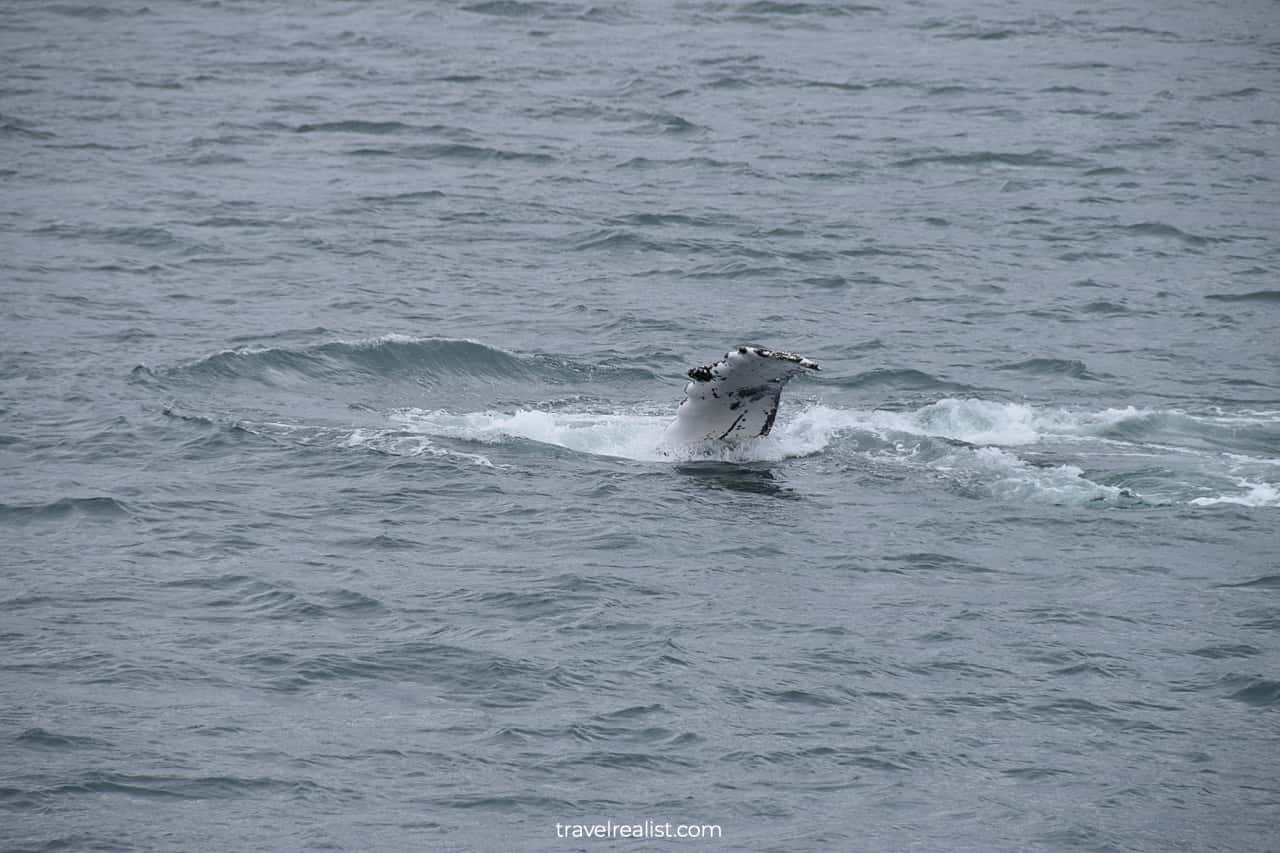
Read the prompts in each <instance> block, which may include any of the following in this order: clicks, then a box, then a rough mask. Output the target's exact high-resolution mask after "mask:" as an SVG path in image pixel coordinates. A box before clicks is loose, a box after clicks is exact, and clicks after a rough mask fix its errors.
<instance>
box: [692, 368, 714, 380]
mask: <svg viewBox="0 0 1280 853" xmlns="http://www.w3.org/2000/svg"><path fill="white" fill-rule="evenodd" d="M689 378H690V379H693V380H694V381H696V382H710V381H711V368H710V367H693V368H690V369H689Z"/></svg>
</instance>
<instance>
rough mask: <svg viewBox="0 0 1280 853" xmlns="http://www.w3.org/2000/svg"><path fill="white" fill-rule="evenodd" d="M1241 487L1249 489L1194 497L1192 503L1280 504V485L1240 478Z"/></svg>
mask: <svg viewBox="0 0 1280 853" xmlns="http://www.w3.org/2000/svg"><path fill="white" fill-rule="evenodd" d="M1239 483H1240V487H1241V488H1242V489H1246V490H1247V491H1246V492H1245V493H1244V494H1242V495H1218V496H1217V497H1203V498H1192V499H1191V501H1190V503H1192V504H1195V505H1196V506H1217V505H1220V504H1235V505H1236V506H1251V507H1263V506H1280V487H1277V486H1276V485H1274V484H1273V483H1254V482H1251V481H1249V480H1240V481H1239Z"/></svg>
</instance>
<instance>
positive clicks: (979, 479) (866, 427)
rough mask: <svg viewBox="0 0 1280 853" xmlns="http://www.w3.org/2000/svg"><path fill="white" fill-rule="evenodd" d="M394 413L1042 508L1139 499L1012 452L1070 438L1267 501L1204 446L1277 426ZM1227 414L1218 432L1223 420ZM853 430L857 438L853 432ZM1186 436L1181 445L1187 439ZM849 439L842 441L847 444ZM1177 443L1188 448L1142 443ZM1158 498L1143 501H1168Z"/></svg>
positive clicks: (454, 435)
mask: <svg viewBox="0 0 1280 853" xmlns="http://www.w3.org/2000/svg"><path fill="white" fill-rule="evenodd" d="M391 417H392V420H393V422H395V423H396V424H397V425H398V428H399V429H400V430H402V431H403V432H404V433H410V434H413V433H418V434H423V435H429V436H436V437H441V438H449V439H454V440H460V441H471V442H478V443H483V444H491V445H500V444H506V443H511V442H513V441H532V442H537V443H540V444H546V445H552V446H557V447H563V448H566V449H569V450H573V451H575V452H579V453H586V454H592V455H597V456H608V457H615V458H621V459H630V460H635V461H640V462H667V463H670V462H672V461H689V460H709V461H720V462H736V463H749V462H778V461H782V460H784V459H789V458H798V457H805V456H811V455H814V454H818V453H822V452H824V451H828V450H831V451H835V452H839V453H842V454H852V455H854V456H857V457H859V458H861V459H863V460H864V461H865V462H869V463H872V464H878V465H884V464H887V465H898V466H908V467H914V468H918V469H922V470H930V471H933V472H934V473H941V474H943V475H944V476H945V478H947V480H948V481H949V482H950V483H951V484H952V485H953V486H954V487H955V488H957V489H959V490H960V491H962V492H965V493H972V494H974V495H978V496H991V497H996V498H1001V499H1032V500H1041V501H1047V502H1052V503H1088V502H1092V501H1111V502H1117V501H1129V500H1141V499H1142V496H1141V495H1139V494H1136V493H1135V491H1134V490H1133V489H1130V488H1125V487H1123V486H1120V485H1112V484H1108V483H1105V482H1102V483H1100V482H1095V481H1093V480H1091V479H1089V478H1088V477H1087V476H1086V475H1085V469H1084V468H1083V467H1081V465H1076V464H1069V463H1068V464H1044V463H1039V462H1033V461H1029V460H1028V459H1026V458H1023V457H1022V456H1019V455H1018V453H1017V452H1016V451H1015V449H1017V448H1032V447H1033V446H1035V445H1047V444H1052V445H1061V444H1068V445H1069V446H1070V447H1072V448H1073V450H1072V454H1073V455H1075V454H1076V453H1079V454H1081V455H1083V456H1088V455H1089V453H1090V450H1091V448H1092V449H1093V451H1094V452H1095V453H1096V454H1098V455H1099V456H1101V455H1103V454H1104V453H1108V452H1110V453H1113V452H1114V451H1115V450H1116V448H1117V447H1119V448H1121V449H1123V450H1126V451H1132V452H1135V453H1138V454H1139V455H1147V456H1167V455H1168V454H1170V453H1185V454H1188V455H1190V456H1191V457H1194V458H1196V459H1198V460H1202V461H1204V462H1206V464H1210V465H1212V466H1213V467H1212V469H1211V470H1209V471H1206V476H1207V477H1208V478H1209V479H1210V480H1212V481H1213V482H1216V483H1219V484H1225V483H1228V482H1233V481H1235V482H1239V483H1240V486H1241V488H1243V489H1245V490H1246V491H1245V493H1244V494H1243V495H1237V494H1235V493H1224V494H1222V495H1220V496H1210V495H1205V494H1204V492H1205V491H1206V489H1209V488H1210V487H1208V486H1203V485H1202V486H1200V487H1199V490H1198V491H1199V495H1200V496H1199V497H1198V498H1196V499H1195V500H1192V501H1191V502H1192V503H1195V504H1198V505H1211V504H1216V503H1238V504H1241V505H1245V506H1270V505H1273V503H1274V498H1275V491H1276V487H1275V486H1273V485H1271V484H1269V483H1267V482H1265V481H1264V482H1255V481H1253V480H1242V479H1240V477H1239V473H1240V471H1241V470H1243V469H1242V466H1243V468H1250V466H1253V467H1256V466H1257V465H1270V464H1272V463H1274V462H1275V460H1274V459H1268V458H1261V457H1258V456H1249V455H1241V454H1231V453H1227V452H1223V451H1218V452H1210V451H1207V450H1205V449H1204V446H1205V445H1212V444H1214V443H1215V442H1220V441H1221V440H1222V439H1223V437H1224V436H1229V435H1230V434H1232V433H1233V430H1234V431H1238V429H1239V428H1240V427H1242V426H1248V427H1251V428H1256V429H1257V430H1262V433H1260V434H1258V435H1253V436H1252V437H1251V438H1250V439H1249V441H1248V442H1247V443H1248V444H1249V445H1250V447H1251V449H1256V447H1254V445H1256V444H1257V442H1258V441H1259V440H1260V438H1265V437H1266V434H1267V433H1268V431H1272V430H1274V429H1275V427H1276V424H1277V422H1278V420H1277V413H1274V412H1258V413H1251V414H1250V413H1245V414H1240V413H1236V414H1233V415H1229V416H1227V415H1217V414H1207V415H1188V414H1185V413H1181V412H1172V411H1148V410H1141V409H1137V408H1133V407H1128V408H1123V409H1106V410H1102V411H1094V412H1089V411H1070V410H1065V409H1053V408H1037V407H1034V406H1030V405H1027V404H1023V403H1008V402H998V401H990V400H980V399H964V400H962V399H953V398H947V399H943V400H939V401H937V402H936V403H931V404H929V405H927V406H923V407H921V408H918V409H915V410H911V411H888V410H860V409H843V408H834V407H830V406H826V405H822V404H811V405H808V406H805V407H803V408H800V409H798V410H796V411H794V413H792V414H790V415H786V414H784V415H783V417H782V418H781V419H780V420H779V423H778V425H777V426H776V427H775V428H774V430H773V432H771V433H770V434H769V435H768V436H766V437H764V438H761V439H757V440H755V441H751V442H747V443H744V444H742V445H739V446H736V447H731V448H726V447H722V446H718V445H713V446H709V447H694V448H675V449H672V448H666V447H663V445H662V435H663V432H664V430H665V428H666V426H667V424H668V423H669V422H670V420H671V415H670V414H669V413H663V414H654V413H652V412H650V411H636V412H565V411H543V410H533V409H520V410H516V411H508V412H499V411H484V412H468V413H453V412H448V411H443V410H434V411H427V410H422V409H402V410H397V411H396V412H394V413H392V416H391ZM1224 419H1229V420H1230V421H1232V424H1231V428H1230V429H1228V428H1227V426H1226V425H1224V424H1223V423H1222V421H1223V420H1224ZM859 436H861V438H859ZM1188 436H1190V440H1188ZM846 438H848V439H849V440H845V439H846ZM1152 439H1157V440H1161V441H1177V440H1178V439H1182V440H1184V442H1185V443H1187V444H1190V445H1191V446H1189V447H1180V446H1176V445H1174V446H1169V445H1165V444H1160V443H1153V442H1152V441H1151V440H1152ZM1187 488H1188V487H1187V485H1185V484H1183V485H1179V484H1176V483H1171V484H1170V485H1169V488H1168V489H1166V490H1163V491H1167V492H1170V493H1176V494H1179V495H1181V496H1182V497H1180V498H1178V500H1188V499H1189V498H1190V496H1191V495H1195V494H1196V491H1190V492H1188V491H1187ZM1168 500H1169V498H1166V497H1164V496H1163V494H1162V496H1161V497H1158V498H1155V497H1153V498H1151V499H1150V501H1149V502H1154V503H1166V502H1168Z"/></svg>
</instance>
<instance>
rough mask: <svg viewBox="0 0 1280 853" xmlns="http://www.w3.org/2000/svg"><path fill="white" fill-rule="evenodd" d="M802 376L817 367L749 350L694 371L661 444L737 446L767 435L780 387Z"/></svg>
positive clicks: (740, 349)
mask: <svg viewBox="0 0 1280 853" xmlns="http://www.w3.org/2000/svg"><path fill="white" fill-rule="evenodd" d="M806 370H818V365H817V363H816V362H813V361H810V360H809V359H807V358H804V357H803V356H799V355H796V354H795V353H790V352H778V351H777V350H769V349H765V348H763V347H750V346H741V347H738V348H737V349H736V350H731V351H730V352H727V353H725V355H724V358H722V359H720V360H719V361H717V362H716V363H715V364H711V365H708V366H706V367H695V368H693V369H692V370H690V371H689V374H688V375H689V384H688V385H686V386H685V389H684V393H685V399H684V401H683V402H682V403H681V404H680V408H679V410H678V411H677V412H676V419H675V421H673V422H672V424H671V425H670V426H669V427H667V431H666V434H665V437H664V439H665V440H664V443H665V444H666V445H668V446H675V445H687V444H701V443H704V442H709V441H718V442H723V443H725V444H738V443H740V442H742V441H746V440H747V439H751V438H756V437H759V436H764V435H768V434H769V430H770V429H772V428H773V421H774V418H776V417H777V415H778V401H779V400H780V399H781V397H782V386H783V385H785V384H786V383H787V380H789V379H790V378H791V377H792V376H795V375H796V374H797V373H803V372H804V371H806Z"/></svg>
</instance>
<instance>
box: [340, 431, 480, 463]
mask: <svg viewBox="0 0 1280 853" xmlns="http://www.w3.org/2000/svg"><path fill="white" fill-rule="evenodd" d="M342 445H343V446H344V447H350V448H361V449H365V450H372V451H374V452H375V453H385V454H387V455H389V456H422V455H424V454H425V455H427V456H452V457H456V458H458V459H465V460H467V461H468V462H472V463H474V464H476V465H482V466H484V467H486V468H492V467H494V466H493V463H492V462H491V461H489V459H488V457H486V456H483V455H481V454H479V453H465V452H463V451H459V450H451V449H449V448H446V447H440V446H438V445H436V444H434V443H433V442H432V441H431V439H430V438H428V437H427V436H425V435H420V434H412V435H406V434H405V433H404V432H403V431H400V430H379V429H356V430H352V432H351V434H350V435H348V436H347V437H346V439H345V440H344V441H343V442H342Z"/></svg>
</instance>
